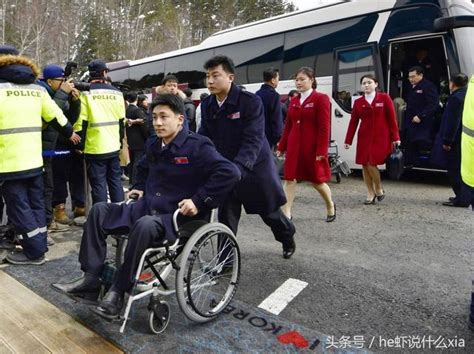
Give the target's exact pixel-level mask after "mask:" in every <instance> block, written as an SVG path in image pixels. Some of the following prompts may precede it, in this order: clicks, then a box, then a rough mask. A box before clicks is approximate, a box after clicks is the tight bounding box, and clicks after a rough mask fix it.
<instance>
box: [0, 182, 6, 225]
mask: <svg viewBox="0 0 474 354" xmlns="http://www.w3.org/2000/svg"><path fill="white" fill-rule="evenodd" d="M4 205H5V204H4V203H3V195H2V186H1V185H0V224H1V222H2V219H3V207H4Z"/></svg>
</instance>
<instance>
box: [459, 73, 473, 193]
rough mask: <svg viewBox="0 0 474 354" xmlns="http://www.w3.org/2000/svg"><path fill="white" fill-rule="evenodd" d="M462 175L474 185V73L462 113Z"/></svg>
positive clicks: (470, 184) (465, 181) (467, 181)
mask: <svg viewBox="0 0 474 354" xmlns="http://www.w3.org/2000/svg"><path fill="white" fill-rule="evenodd" d="M461 176H462V180H463V181H464V183H466V184H467V185H469V186H471V187H474V75H473V76H472V77H471V81H470V82H469V86H468V88H467V93H466V99H465V100H464V110H463V113H462V134H461Z"/></svg>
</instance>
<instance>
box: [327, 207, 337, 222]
mask: <svg viewBox="0 0 474 354" xmlns="http://www.w3.org/2000/svg"><path fill="white" fill-rule="evenodd" d="M334 220H336V203H334V215H329V214H328V215H327V216H326V222H333V221H334Z"/></svg>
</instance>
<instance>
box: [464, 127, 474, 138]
mask: <svg viewBox="0 0 474 354" xmlns="http://www.w3.org/2000/svg"><path fill="white" fill-rule="evenodd" d="M462 132H463V133H464V134H467V135H469V136H470V137H471V138H474V130H472V129H469V128H468V127H466V126H465V125H463V126H462Z"/></svg>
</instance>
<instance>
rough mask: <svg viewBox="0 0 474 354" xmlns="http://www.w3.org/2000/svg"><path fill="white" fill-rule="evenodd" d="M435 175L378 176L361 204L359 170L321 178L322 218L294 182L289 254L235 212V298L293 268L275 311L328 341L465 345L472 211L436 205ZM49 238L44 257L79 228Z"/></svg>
mask: <svg viewBox="0 0 474 354" xmlns="http://www.w3.org/2000/svg"><path fill="white" fill-rule="evenodd" d="M444 178H445V177H444V176H443V175H434V174H422V173H417V174H412V175H411V176H410V175H409V176H408V177H406V178H405V180H403V181H399V182H393V181H385V183H384V188H385V191H386V194H387V197H386V198H385V200H384V201H383V202H381V203H378V204H377V205H369V206H365V205H362V202H363V200H365V187H364V185H363V182H362V179H361V178H360V177H357V176H356V177H351V178H344V179H343V181H342V183H341V184H335V183H333V184H331V189H332V191H333V195H334V199H335V201H336V204H337V211H338V214H337V220H336V221H335V222H334V223H330V224H328V223H326V222H325V221H324V219H325V208H324V206H323V202H322V199H321V198H320V197H319V195H317V193H316V191H315V190H313V189H312V188H311V186H310V185H308V184H300V185H299V189H298V192H297V198H296V201H295V208H294V213H293V215H294V221H295V224H296V226H297V230H298V231H297V236H296V237H297V252H296V253H295V255H294V256H293V258H292V259H290V260H284V259H283V258H282V257H281V247H280V245H279V244H278V243H277V242H275V241H274V240H273V237H272V235H271V233H270V231H269V229H268V228H267V227H266V226H265V225H264V224H263V222H262V221H261V220H260V219H259V218H258V217H257V216H253V215H251V216H246V215H244V216H243V218H242V222H241V227H240V230H239V236H238V239H239V244H240V247H241V252H242V258H243V259H242V276H241V282H240V286H239V290H238V292H237V295H236V299H237V300H238V301H240V302H243V303H245V304H247V305H249V306H250V308H252V307H257V306H258V304H260V303H261V302H262V301H263V300H264V299H265V298H266V297H267V296H269V295H270V294H271V293H272V292H273V291H274V290H275V289H276V288H278V287H279V286H280V285H281V284H282V283H283V282H284V281H285V280H287V279H288V278H295V279H299V280H302V281H305V282H307V283H308V286H307V287H306V288H305V289H304V290H303V291H302V292H301V293H300V294H299V295H298V296H297V297H296V298H295V299H294V300H293V301H292V302H291V303H290V304H289V305H288V306H287V307H286V308H285V309H284V310H283V311H282V312H281V313H280V314H279V317H280V318H281V319H282V320H285V321H289V322H293V323H295V324H298V325H301V326H303V327H306V328H309V329H314V330H315V331H318V332H320V333H324V334H326V335H329V336H334V340H335V345H339V344H340V343H342V342H340V341H339V340H340V339H341V337H342V336H348V337H349V340H352V341H353V340H354V339H355V338H357V339H358V340H359V341H358V343H360V342H361V341H362V340H363V341H365V343H364V344H365V348H367V347H368V344H369V341H371V340H373V339H375V342H374V343H373V346H372V348H371V349H372V350H377V349H378V348H380V347H384V345H383V344H384V340H387V339H395V338H396V337H397V336H399V337H400V336H411V337H410V340H411V341H412V342H413V341H415V340H416V337H414V336H420V338H423V336H425V339H424V342H425V343H424V344H425V350H426V351H427V352H430V351H432V350H428V347H427V346H428V342H427V340H428V338H430V337H428V336H431V338H434V339H437V338H439V336H441V337H442V340H444V341H442V340H440V339H438V341H437V342H436V343H434V342H432V343H431V346H432V347H433V346H434V345H438V346H442V345H443V343H444V344H445V345H446V346H448V345H451V346H453V345H457V346H461V345H462V341H464V342H465V346H466V348H465V349H468V350H469V351H470V352H473V351H474V335H473V334H472V332H470V331H469V330H468V329H467V326H466V323H467V316H468V313H469V303H470V290H471V289H470V279H471V276H470V269H471V266H472V264H474V263H473V262H472V261H471V250H472V242H473V238H472V235H473V225H474V213H473V212H472V211H470V210H469V209H467V208H465V209H464V208H462V209H461V208H449V207H444V206H441V202H442V201H444V200H446V199H447V198H448V197H449V196H451V192H450V189H449V187H448V186H447V185H446V184H445V183H444V182H443V181H444ZM54 238H55V239H56V240H57V241H58V242H57V243H58V245H60V246H53V247H51V250H50V252H49V254H48V257H49V258H50V259H54V258H58V257H62V256H63V255H64V254H66V253H68V252H69V251H70V250H72V249H77V247H78V241H79V238H80V232H79V231H76V232H74V233H68V234H63V235H56V236H54ZM354 336H359V337H355V338H354ZM362 336H363V337H362ZM448 339H450V340H451V342H450V343H448V342H447V340H448ZM380 341H382V345H380ZM406 345H408V343H406ZM385 349H386V348H385ZM405 349H406V347H405Z"/></svg>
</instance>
